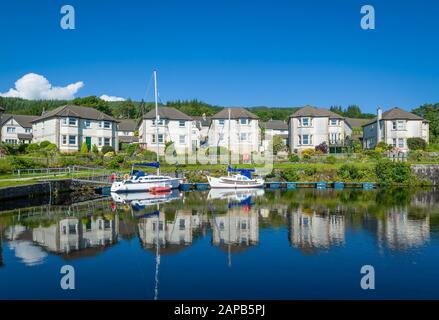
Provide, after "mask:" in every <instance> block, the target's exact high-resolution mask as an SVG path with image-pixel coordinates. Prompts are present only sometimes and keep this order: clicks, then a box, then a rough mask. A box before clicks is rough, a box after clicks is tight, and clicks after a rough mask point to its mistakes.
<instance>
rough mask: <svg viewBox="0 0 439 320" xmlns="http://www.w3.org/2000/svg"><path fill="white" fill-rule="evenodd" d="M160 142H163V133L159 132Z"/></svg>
mask: <svg viewBox="0 0 439 320" xmlns="http://www.w3.org/2000/svg"><path fill="white" fill-rule="evenodd" d="M159 143H163V134H161V133H159Z"/></svg>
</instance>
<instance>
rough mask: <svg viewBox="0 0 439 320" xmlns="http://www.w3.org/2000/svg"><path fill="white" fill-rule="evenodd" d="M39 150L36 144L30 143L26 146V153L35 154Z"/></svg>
mask: <svg viewBox="0 0 439 320" xmlns="http://www.w3.org/2000/svg"><path fill="white" fill-rule="evenodd" d="M39 149H40V145H39V144H38V143H31V144H29V145H28V146H27V152H29V153H31V152H37V151H38V150H39Z"/></svg>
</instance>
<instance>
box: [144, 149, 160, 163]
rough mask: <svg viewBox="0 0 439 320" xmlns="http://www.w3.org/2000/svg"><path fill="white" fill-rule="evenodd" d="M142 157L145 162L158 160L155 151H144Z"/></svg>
mask: <svg viewBox="0 0 439 320" xmlns="http://www.w3.org/2000/svg"><path fill="white" fill-rule="evenodd" d="M142 156H143V158H144V159H145V160H148V161H155V160H157V153H155V152H154V151H150V150H144V151H143V152H142Z"/></svg>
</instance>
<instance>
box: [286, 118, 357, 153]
mask: <svg viewBox="0 0 439 320" xmlns="http://www.w3.org/2000/svg"><path fill="white" fill-rule="evenodd" d="M303 118H309V119H312V125H310V126H308V127H302V126H301V125H300V123H299V119H301V117H298V118H290V121H289V123H288V126H289V128H290V130H289V144H290V150H291V152H300V151H302V150H304V149H308V148H314V147H316V146H318V145H319V144H321V143H323V142H326V144H328V145H329V141H330V137H331V134H332V135H333V136H334V137H335V139H337V140H342V141H344V139H346V136H348V135H350V134H352V130H350V128H349V126H347V125H346V124H345V121H344V120H343V119H337V125H331V124H330V122H329V121H330V119H329V118H328V117H303ZM347 128H348V130H346V129H347ZM299 135H301V136H303V135H308V137H309V141H308V142H309V143H308V144H303V141H302V144H299ZM311 136H312V138H311Z"/></svg>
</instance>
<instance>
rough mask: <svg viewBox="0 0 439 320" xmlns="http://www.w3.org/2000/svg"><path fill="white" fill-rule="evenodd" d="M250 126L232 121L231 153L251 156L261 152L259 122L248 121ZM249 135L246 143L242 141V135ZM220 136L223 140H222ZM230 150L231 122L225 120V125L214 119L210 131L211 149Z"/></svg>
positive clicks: (254, 120) (238, 121)
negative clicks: (252, 153)
mask: <svg viewBox="0 0 439 320" xmlns="http://www.w3.org/2000/svg"><path fill="white" fill-rule="evenodd" d="M248 120H249V121H250V122H249V123H248V124H241V123H240V120H239V119H238V120H236V119H231V120H230V149H231V150H230V151H231V152H232V153H236V154H250V153H251V152H259V141H260V133H259V120H256V119H248ZM242 133H246V134H247V140H246V141H240V139H239V138H240V135H241V134H242ZM220 135H221V138H222V139H220ZM217 146H220V147H224V148H226V149H228V148H229V120H228V119H224V125H222V124H220V120H218V119H213V120H212V124H211V126H210V130H209V147H217Z"/></svg>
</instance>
